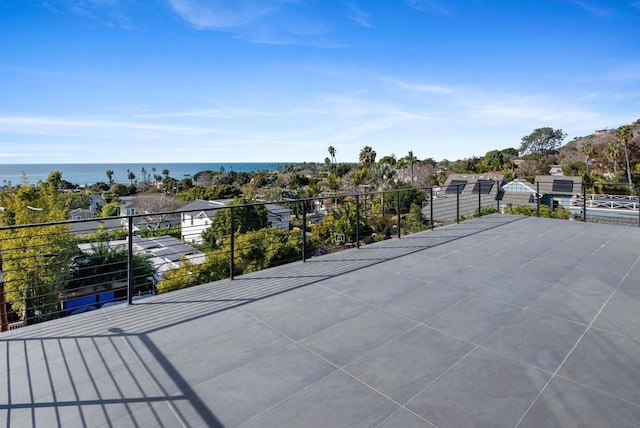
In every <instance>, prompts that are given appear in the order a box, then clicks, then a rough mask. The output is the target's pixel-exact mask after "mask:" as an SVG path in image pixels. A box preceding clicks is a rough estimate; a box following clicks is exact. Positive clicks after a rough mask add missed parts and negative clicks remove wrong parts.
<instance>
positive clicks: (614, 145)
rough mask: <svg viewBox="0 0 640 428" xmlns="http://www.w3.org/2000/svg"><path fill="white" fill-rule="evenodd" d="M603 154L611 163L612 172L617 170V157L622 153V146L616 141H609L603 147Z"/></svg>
mask: <svg viewBox="0 0 640 428" xmlns="http://www.w3.org/2000/svg"><path fill="white" fill-rule="evenodd" d="M604 153H605V156H606V157H607V159H608V160H609V162H611V163H612V164H613V173H614V174H615V173H616V172H618V159H620V156H621V155H622V146H621V145H620V142H618V141H609V143H608V144H607V147H606V148H605V152H604Z"/></svg>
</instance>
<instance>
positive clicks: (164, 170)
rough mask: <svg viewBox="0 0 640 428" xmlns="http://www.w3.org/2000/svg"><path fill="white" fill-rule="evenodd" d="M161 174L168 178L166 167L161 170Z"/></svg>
mask: <svg viewBox="0 0 640 428" xmlns="http://www.w3.org/2000/svg"><path fill="white" fill-rule="evenodd" d="M162 175H163V176H164V178H165V179H167V178H169V170H168V169H166V168H165V169H163V170H162Z"/></svg>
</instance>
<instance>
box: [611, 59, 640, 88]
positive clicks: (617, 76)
mask: <svg viewBox="0 0 640 428" xmlns="http://www.w3.org/2000/svg"><path fill="white" fill-rule="evenodd" d="M605 79H606V80H610V81H614V82H618V83H633V82H637V81H640V63H636V64H626V65H623V66H620V67H617V68H615V69H614V70H612V71H611V72H609V73H608V74H607V75H606V76H605Z"/></svg>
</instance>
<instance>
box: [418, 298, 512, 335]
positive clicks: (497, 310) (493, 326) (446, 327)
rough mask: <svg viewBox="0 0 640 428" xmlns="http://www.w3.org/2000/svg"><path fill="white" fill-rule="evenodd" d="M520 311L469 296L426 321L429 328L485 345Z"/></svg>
mask: <svg viewBox="0 0 640 428" xmlns="http://www.w3.org/2000/svg"><path fill="white" fill-rule="evenodd" d="M520 311H521V309H519V308H517V307H515V306H511V305H507V304H504V303H500V302H497V301H495V300H492V299H488V298H486V297H481V296H470V297H468V298H466V299H464V300H462V301H460V302H459V303H457V304H455V305H453V306H451V307H449V308H447V309H445V310H444V311H442V312H440V313H439V314H437V315H435V316H434V317H432V318H430V319H429V320H427V322H426V325H428V326H430V327H433V328H435V329H437V330H441V331H444V332H445V333H449V334H452V335H454V336H456V337H460V338H462V339H465V340H468V341H470V342H473V343H478V344H479V343H482V342H484V340H485V339H486V338H488V337H489V336H491V335H492V334H493V332H494V331H496V330H497V329H498V328H500V327H501V326H502V325H503V324H504V323H506V322H507V321H509V320H510V319H512V318H513V317H515V316H516V315H517V314H518V313H519V312H520Z"/></svg>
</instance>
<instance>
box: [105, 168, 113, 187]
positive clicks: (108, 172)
mask: <svg viewBox="0 0 640 428" xmlns="http://www.w3.org/2000/svg"><path fill="white" fill-rule="evenodd" d="M113 174H114V172H113V170H112V169H108V170H107V179H109V184H113Z"/></svg>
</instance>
